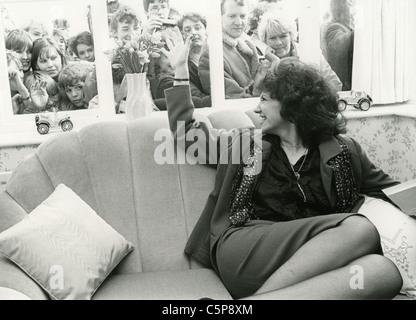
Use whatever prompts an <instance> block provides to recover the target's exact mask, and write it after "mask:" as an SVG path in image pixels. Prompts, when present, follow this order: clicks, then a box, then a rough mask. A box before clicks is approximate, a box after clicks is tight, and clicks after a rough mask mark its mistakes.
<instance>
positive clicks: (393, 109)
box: [343, 100, 416, 119]
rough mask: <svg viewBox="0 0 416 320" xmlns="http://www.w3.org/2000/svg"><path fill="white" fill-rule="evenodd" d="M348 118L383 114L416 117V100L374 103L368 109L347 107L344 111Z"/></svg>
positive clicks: (380, 115)
mask: <svg viewBox="0 0 416 320" xmlns="http://www.w3.org/2000/svg"><path fill="white" fill-rule="evenodd" d="M343 114H344V116H345V117H346V118H347V119H357V118H371V117H382V116H398V117H406V118H415V119H416V100H411V101H408V102H406V103H400V104H390V105H373V106H372V107H371V108H370V109H369V110H368V111H362V110H359V109H355V108H354V107H350V106H349V107H347V110H345V111H344V112H343Z"/></svg>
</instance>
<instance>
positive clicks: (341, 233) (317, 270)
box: [256, 216, 380, 294]
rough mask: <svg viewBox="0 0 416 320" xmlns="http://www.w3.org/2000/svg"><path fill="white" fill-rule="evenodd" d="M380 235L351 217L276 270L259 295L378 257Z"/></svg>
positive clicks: (366, 224)
mask: <svg viewBox="0 0 416 320" xmlns="http://www.w3.org/2000/svg"><path fill="white" fill-rule="evenodd" d="M379 249H380V238H379V234H378V232H377V230H376V228H375V227H374V225H373V224H372V223H371V222H370V221H369V220H367V219H366V218H365V217H362V216H351V217H349V218H347V219H345V220H344V221H343V222H341V224H340V225H339V226H337V227H335V228H332V229H328V230H326V231H324V232H321V233H320V234H318V235H317V236H315V237H314V238H312V239H311V240H309V241H308V242H307V243H305V244H304V245H303V246H302V247H301V248H300V249H299V250H298V251H297V252H296V253H295V254H294V255H293V256H292V257H291V258H290V259H289V260H288V261H287V262H286V263H284V264H283V265H282V266H281V267H280V268H279V269H278V270H276V271H275V272H274V273H273V274H272V275H271V276H270V278H269V279H268V280H266V282H265V283H264V284H263V286H262V287H261V288H260V289H259V290H258V291H257V292H256V294H260V293H264V292H270V291H275V290H279V289H283V288H286V287H289V286H292V285H294V284H297V283H300V282H303V281H305V280H307V279H311V278H313V277H315V276H318V275H321V274H324V273H327V272H329V271H332V270H336V269H339V268H341V267H344V266H346V265H347V264H349V263H350V262H351V261H354V260H356V259H358V258H360V257H363V256H366V255H369V254H374V253H378V251H379Z"/></svg>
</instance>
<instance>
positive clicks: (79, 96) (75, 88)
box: [65, 81, 85, 108]
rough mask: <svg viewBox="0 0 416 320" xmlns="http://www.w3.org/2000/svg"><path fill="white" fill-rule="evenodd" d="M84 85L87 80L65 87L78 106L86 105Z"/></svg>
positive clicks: (70, 98)
mask: <svg viewBox="0 0 416 320" xmlns="http://www.w3.org/2000/svg"><path fill="white" fill-rule="evenodd" d="M84 86H85V82H83V81H78V82H76V83H75V84H74V85H72V86H67V87H66V89H65V93H66V96H67V97H68V99H69V100H70V101H71V102H72V103H73V104H74V105H76V106H77V107H78V108H83V107H84V106H85V102H84V90H83V89H84Z"/></svg>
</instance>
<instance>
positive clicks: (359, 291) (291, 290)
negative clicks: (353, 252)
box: [245, 255, 402, 300]
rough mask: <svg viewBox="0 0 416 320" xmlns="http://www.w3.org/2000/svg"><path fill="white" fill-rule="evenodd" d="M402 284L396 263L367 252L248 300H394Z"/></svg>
mask: <svg viewBox="0 0 416 320" xmlns="http://www.w3.org/2000/svg"><path fill="white" fill-rule="evenodd" d="M401 286H402V278H401V276H400V273H399V271H398V270H397V268H396V266H395V265H394V264H393V262H391V261H390V260H389V259H387V258H385V257H383V256H381V255H367V256H364V257H361V258H359V259H357V260H355V261H353V262H351V263H350V264H348V265H347V266H344V267H342V268H339V269H336V270H333V271H329V272H326V273H323V274H320V275H318V276H316V277H313V278H311V279H308V280H306V281H303V282H300V283H297V284H295V285H293V286H289V287H286V288H284V289H280V290H274V291H269V292H264V293H261V294H258V295H254V296H252V297H248V298H245V299H247V300H307V299H314V300H331V299H334V300H345V299H354V300H359V299H392V298H394V297H395V296H396V295H397V294H399V291H400V288H401Z"/></svg>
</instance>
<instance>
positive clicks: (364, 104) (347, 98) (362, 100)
mask: <svg viewBox="0 0 416 320" xmlns="http://www.w3.org/2000/svg"><path fill="white" fill-rule="evenodd" d="M372 104H373V99H371V97H370V96H369V95H368V94H367V93H365V92H364V91H354V90H351V91H340V92H338V108H339V110H340V111H344V110H345V109H346V108H347V105H352V106H353V107H354V108H355V109H360V110H363V111H367V110H369V109H370V108H371V105H372Z"/></svg>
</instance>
